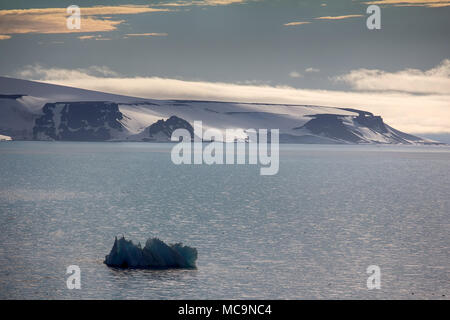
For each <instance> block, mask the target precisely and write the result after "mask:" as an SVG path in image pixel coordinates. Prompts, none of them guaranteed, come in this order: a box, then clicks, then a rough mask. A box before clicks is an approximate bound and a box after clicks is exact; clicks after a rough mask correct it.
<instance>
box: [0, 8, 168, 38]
mask: <svg viewBox="0 0 450 320" xmlns="http://www.w3.org/2000/svg"><path fill="white" fill-rule="evenodd" d="M80 9H81V29H68V28H67V25H66V19H67V17H68V14H67V12H66V8H42V9H14V10H0V33H2V34H23V33H44V34H52V33H85V32H108V31H113V30H116V29H117V26H118V25H120V24H121V23H123V22H125V20H111V17H109V16H115V15H130V14H139V13H148V12H166V11H169V9H165V8H150V7H148V6H96V7H86V8H84V7H81V8H80Z"/></svg>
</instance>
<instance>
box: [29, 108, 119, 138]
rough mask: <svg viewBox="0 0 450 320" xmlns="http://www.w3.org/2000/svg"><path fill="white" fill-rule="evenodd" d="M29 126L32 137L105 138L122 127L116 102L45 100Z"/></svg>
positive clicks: (110, 136)
mask: <svg viewBox="0 0 450 320" xmlns="http://www.w3.org/2000/svg"><path fill="white" fill-rule="evenodd" d="M42 111H43V115H42V116H40V117H39V118H37V119H36V121H35V126H34V128H33V138H34V139H35V140H63V141H105V140H110V139H112V138H113V136H112V135H111V131H112V130H116V131H119V132H120V131H122V130H123V127H122V124H121V123H120V122H119V120H122V119H123V115H122V113H121V112H120V111H119V106H118V105H117V103H112V102H104V101H88V102H57V103H47V104H45V106H44V107H43V109H42Z"/></svg>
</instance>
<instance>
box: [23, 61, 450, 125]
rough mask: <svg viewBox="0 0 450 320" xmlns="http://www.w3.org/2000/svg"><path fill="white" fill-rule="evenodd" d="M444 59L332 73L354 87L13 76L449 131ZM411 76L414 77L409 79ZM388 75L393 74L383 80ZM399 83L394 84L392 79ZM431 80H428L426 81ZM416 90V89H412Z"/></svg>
mask: <svg viewBox="0 0 450 320" xmlns="http://www.w3.org/2000/svg"><path fill="white" fill-rule="evenodd" d="M449 66H450V63H449V60H445V61H444V62H443V63H442V64H441V65H439V66H437V67H436V68H433V69H431V70H428V71H420V70H413V71H411V70H405V71H401V72H398V73H387V72H382V71H379V70H364V71H361V70H355V71H351V72H350V73H348V74H346V75H343V76H341V77H338V78H336V79H335V80H337V81H345V82H347V83H349V84H350V85H351V86H352V87H353V88H354V91H334V90H310V89H296V88H293V87H289V86H269V85H242V84H233V83H222V82H206V81H186V80H177V79H168V78H160V77H133V78H131V77H123V76H120V75H119V74H117V73H115V72H114V71H112V70H110V69H109V68H107V67H98V66H92V67H90V68H86V69H75V70H73V69H71V70H68V69H59V68H43V67H42V66H39V65H34V66H27V67H25V68H24V69H23V70H21V71H19V72H18V73H17V74H16V76H17V77H20V78H23V79H29V80H39V81H43V82H47V83H53V84H59V85H66V86H72V87H77V88H83V89H89V90H96V91H102V92H108V93H114V94H122V95H129V96H135V97H142V98H153V99H189V100H216V101H238V102H261V103H264V102H265V103H287V104H307V105H320V106H333V107H347V108H357V109H358V108H359V109H363V110H367V111H370V112H373V113H375V114H378V115H381V116H382V117H383V118H384V119H385V121H386V122H387V123H388V124H390V125H392V126H393V127H395V128H397V129H399V130H402V131H405V132H409V133H444V132H446V133H450V90H449V88H450V87H449V86H448V84H447V87H446V86H445V84H446V83H448V81H449V73H448V71H449ZM408 77H412V78H414V81H413V80H411V78H408ZM388 79H395V80H392V81H387V80H388ZM397 81H398V82H400V83H397ZM432 84H434V85H432ZM418 93H419V94H418Z"/></svg>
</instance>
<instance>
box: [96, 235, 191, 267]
mask: <svg viewBox="0 0 450 320" xmlns="http://www.w3.org/2000/svg"><path fill="white" fill-rule="evenodd" d="M196 260H197V249H195V248H192V247H188V246H183V244H182V243H175V244H169V245H167V244H166V243H164V242H163V241H161V240H159V239H158V238H149V239H148V240H147V242H146V243H145V246H144V248H142V247H141V244H140V243H138V244H137V245H135V244H134V243H133V241H131V240H126V239H125V237H124V236H122V238H120V239H117V237H116V238H115V240H114V245H113V247H112V249H111V252H110V253H109V254H108V255H107V256H106V257H105V261H104V263H105V264H106V265H107V266H109V267H115V268H124V269H125V268H136V269H170V268H187V269H191V268H196V265H195V261H196Z"/></svg>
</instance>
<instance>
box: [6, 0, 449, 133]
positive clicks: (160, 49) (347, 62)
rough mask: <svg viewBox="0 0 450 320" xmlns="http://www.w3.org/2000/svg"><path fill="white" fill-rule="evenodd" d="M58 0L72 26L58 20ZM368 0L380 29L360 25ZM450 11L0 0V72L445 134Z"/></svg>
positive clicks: (405, 1)
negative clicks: (316, 112)
mask: <svg viewBox="0 0 450 320" xmlns="http://www.w3.org/2000/svg"><path fill="white" fill-rule="evenodd" d="M69 5H78V6H79V7H80V10H81V25H80V27H81V28H80V29H73V30H71V29H68V28H67V26H66V19H67V13H66V8H67V7H68V6H69ZM370 5H377V6H379V8H380V9H381V29H380V30H369V29H368V28H367V25H366V20H367V19H368V17H369V16H370V14H368V13H367V12H366V10H367V8H368V7H369V6H370ZM449 18H450V1H444V0H381V1H370V0H368V1H358V0H353V1H352V0H323V1H320V0H305V1H300V0H297V1H293V0H192V1H177V0H167V1H119V0H116V1H112V0H110V1H94V0H88V1H81V0H79V1H72V0H71V1H58V2H56V1H41V0H32V1H2V0H0V57H1V58H0V75H3V76H10V77H16V78H21V79H28V80H40V81H46V82H50V83H57V84H63V85H70V86H76V87H81V88H86V89H92V90H99V91H105V92H113V93H120V94H128V95H132V96H139V97H146V98H157V99H158V98H160V99H200V100H206V99H208V100H221V101H242V102H270V103H299V104H315V105H327V106H336V107H352V108H359V109H363V110H367V111H371V112H373V113H375V114H378V115H381V116H382V117H383V118H384V119H385V121H386V122H387V123H389V124H390V125H392V126H394V127H395V128H397V129H400V130H403V131H406V132H409V133H415V134H422V135H425V136H428V137H432V138H433V137H437V136H439V137H440V138H442V139H447V138H448V139H450V41H449V39H450V37H449V35H450V19H449ZM449 141H450V140H449Z"/></svg>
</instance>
